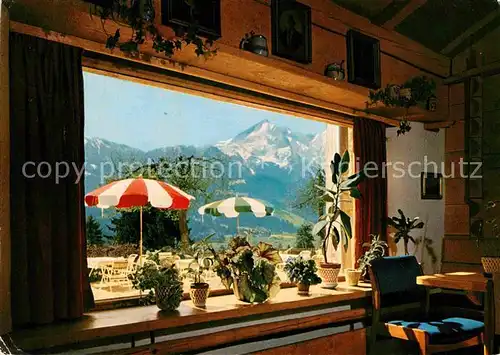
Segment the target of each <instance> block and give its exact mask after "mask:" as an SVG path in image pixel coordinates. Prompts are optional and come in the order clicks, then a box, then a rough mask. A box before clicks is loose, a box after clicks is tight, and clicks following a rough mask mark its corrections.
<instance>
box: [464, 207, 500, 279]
mask: <svg viewBox="0 0 500 355" xmlns="http://www.w3.org/2000/svg"><path fill="white" fill-rule="evenodd" d="M499 205H500V201H489V202H488V204H487V205H486V207H485V210H484V211H483V213H482V216H481V218H480V219H478V220H477V221H476V222H474V223H472V226H471V235H472V237H473V238H475V239H476V240H477V242H478V244H479V246H480V247H481V264H483V270H484V272H485V273H488V274H493V273H497V272H500V226H499V225H498V219H499V218H500V208H499Z"/></svg>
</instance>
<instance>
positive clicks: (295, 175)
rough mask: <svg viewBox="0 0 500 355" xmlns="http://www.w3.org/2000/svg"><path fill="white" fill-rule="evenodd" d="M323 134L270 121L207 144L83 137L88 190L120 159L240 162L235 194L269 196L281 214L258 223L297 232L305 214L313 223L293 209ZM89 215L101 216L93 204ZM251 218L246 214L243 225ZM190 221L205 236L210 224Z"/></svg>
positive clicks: (216, 225)
mask: <svg viewBox="0 0 500 355" xmlns="http://www.w3.org/2000/svg"><path fill="white" fill-rule="evenodd" d="M325 136H326V134H325V132H323V133H319V134H316V135H313V134H301V133H296V132H292V131H291V130H290V129H288V128H286V127H280V126H278V125H275V124H272V123H270V122H269V121H261V122H259V123H257V124H256V125H253V126H252V127H249V128H248V129H247V130H245V131H243V132H241V133H239V134H238V135H236V136H235V137H232V138H230V139H228V140H226V141H221V142H218V143H216V144H214V145H210V146H204V147H195V146H184V145H179V146H170V147H162V148H158V149H154V150H151V151H148V152H145V151H142V150H140V149H136V148H132V147H130V146H127V145H123V144H118V143H114V142H111V141H109V140H105V139H101V138H85V158H86V171H85V189H86V191H87V192H89V191H91V190H93V189H95V188H97V187H98V186H100V185H101V184H102V183H104V182H105V181H103V180H104V177H103V174H106V176H105V177H109V176H111V175H112V174H111V171H110V169H116V167H117V165H118V164H119V163H126V164H131V163H141V162H142V163H146V162H147V161H148V160H153V161H155V160H157V159H159V158H161V157H175V156H179V155H183V156H196V157H200V158H201V157H203V158H216V159H217V160H218V161H225V162H230V163H233V162H237V163H240V165H241V167H242V169H241V175H240V176H234V175H233V176H231V177H230V178H231V179H232V182H233V183H234V182H236V181H237V182H238V183H237V184H236V183H234V184H233V185H232V189H233V191H234V193H238V194H245V195H246V194H248V195H249V196H252V197H254V198H258V199H262V200H265V201H267V202H269V203H271V204H272V205H274V207H275V208H276V209H277V210H279V211H281V212H282V214H281V215H280V214H279V213H277V214H276V216H275V217H270V218H267V219H265V220H264V219H263V220H262V221H259V225H260V226H262V227H265V228H267V229H268V230H269V231H272V232H275V233H276V232H293V231H295V230H296V228H297V227H298V224H300V223H302V222H303V221H304V218H305V219H311V221H312V220H313V218H314V215H313V214H311V213H309V212H307V211H306V212H304V211H296V212H297V214H294V213H291V212H289V209H290V206H292V205H294V202H295V199H296V193H297V190H298V189H299V188H300V187H301V186H302V185H303V183H304V179H306V178H307V177H306V176H304V175H303V174H301V169H300V166H301V164H303V163H304V162H305V163H306V164H309V162H310V161H311V159H315V160H314V161H315V162H317V163H318V164H321V163H322V158H323V147H324V143H325ZM233 172H234V170H233ZM87 213H90V214H92V215H95V216H96V217H98V216H99V214H100V211H98V209H92V208H89V209H88V210H87ZM287 216H288V217H287ZM290 216H294V217H290ZM247 217H248V216H246V217H244V216H242V223H245V219H246V218H247ZM190 220H191V222H190V228H192V232H193V234H194V236H196V235H197V234H200V235H206V232H207V231H206V229H207V222H205V224H203V222H202V220H201V219H200V217H199V216H198V215H197V214H196V213H195V212H193V211H191V214H190ZM103 223H107V222H106V221H103ZM211 223H213V226H212V227H210V228H213V231H214V232H215V231H218V232H223V231H222V229H223V228H222V225H223V224H224V221H223V220H217V219H215V220H214V221H213V222H211ZM225 223H227V222H225ZM226 227H227V226H226ZM221 228H222V229H221Z"/></svg>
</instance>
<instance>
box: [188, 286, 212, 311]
mask: <svg viewBox="0 0 500 355" xmlns="http://www.w3.org/2000/svg"><path fill="white" fill-rule="evenodd" d="M208 286H209V285H208V284H207V283H205V282H202V283H192V284H191V289H190V290H189V296H190V297H191V301H193V304H194V305H195V306H196V307H205V305H206V303H207V298H208V295H209V294H210V288H209V287H208Z"/></svg>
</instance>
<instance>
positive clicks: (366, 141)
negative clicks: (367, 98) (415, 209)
mask: <svg viewBox="0 0 500 355" xmlns="http://www.w3.org/2000/svg"><path fill="white" fill-rule="evenodd" d="M385 128H386V126H385V124H383V123H381V122H377V121H374V120H369V119H364V118H356V119H355V120H354V132H353V136H354V137H353V138H354V155H355V156H356V160H357V164H356V169H357V170H358V171H359V170H361V169H363V168H364V167H367V168H369V170H368V175H370V177H368V178H367V179H365V180H364V181H363V182H362V183H361V184H360V185H359V190H360V192H361V198H360V199H358V200H356V226H355V231H356V232H355V236H356V240H355V250H354V254H355V259H354V260H358V259H359V258H360V257H361V255H362V254H363V253H364V250H363V244H364V243H366V242H369V241H370V234H378V235H380V237H381V239H382V240H387V232H386V221H385V219H386V218H387V179H386V176H387V173H386V170H387V169H386V164H385V163H386V162H387V152H386V137H385ZM375 167H377V169H378V170H375V169H374V168H375Z"/></svg>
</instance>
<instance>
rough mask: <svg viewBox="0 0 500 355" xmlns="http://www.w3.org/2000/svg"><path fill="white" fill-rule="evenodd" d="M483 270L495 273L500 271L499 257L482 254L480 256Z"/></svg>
mask: <svg viewBox="0 0 500 355" xmlns="http://www.w3.org/2000/svg"><path fill="white" fill-rule="evenodd" d="M481 263H482V264H483V269H484V272H485V273H487V274H495V273H499V272H500V257H490V256H483V257H482V258H481Z"/></svg>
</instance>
